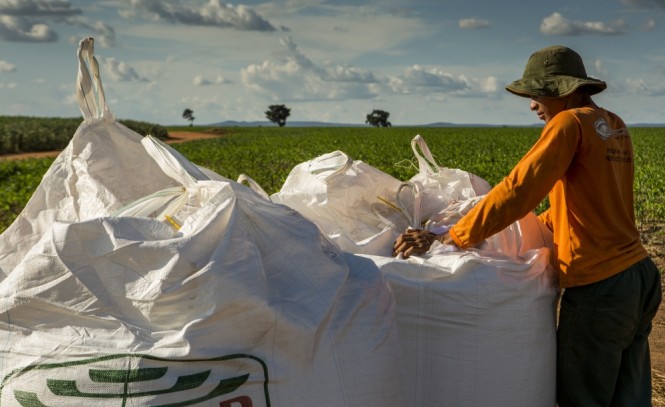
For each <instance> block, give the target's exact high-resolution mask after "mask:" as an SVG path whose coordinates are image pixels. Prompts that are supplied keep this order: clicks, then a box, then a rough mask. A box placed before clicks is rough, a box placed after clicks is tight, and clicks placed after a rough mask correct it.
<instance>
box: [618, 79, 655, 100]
mask: <svg viewBox="0 0 665 407" xmlns="http://www.w3.org/2000/svg"><path fill="white" fill-rule="evenodd" d="M625 84H626V90H627V91H628V92H629V93H633V94H642V95H646V96H655V97H660V96H665V85H664V84H663V83H662V82H659V83H649V82H647V81H645V80H644V79H641V78H627V79H626V83H625Z"/></svg>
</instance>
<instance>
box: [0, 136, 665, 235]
mask: <svg viewBox="0 0 665 407" xmlns="http://www.w3.org/2000/svg"><path fill="white" fill-rule="evenodd" d="M169 130H170V131H174V130H185V131H188V130H190V128H182V129H175V128H171V129H169ZM539 133H540V129H539V128H411V127H393V128H369V127H367V128H365V127H361V128H289V127H283V128H278V127H265V128H264V127H260V128H241V127H239V128H228V129H224V131H223V134H222V135H221V136H220V137H219V138H216V139H212V140H200V141H192V142H189V143H183V144H175V145H173V147H174V148H176V149H177V150H179V151H180V152H181V153H182V154H183V155H184V156H185V157H187V158H188V159H189V160H191V161H192V162H194V163H196V164H198V165H201V166H203V167H207V168H209V169H211V170H213V171H215V172H217V173H219V174H221V175H223V176H225V177H227V178H230V179H232V180H236V179H237V178H238V176H239V175H240V174H246V175H249V176H250V177H252V178H253V179H254V180H256V181H257V182H258V183H259V184H260V185H261V186H262V187H263V188H264V189H265V190H266V192H268V193H269V194H271V193H274V192H277V191H278V190H279V189H280V187H281V185H282V184H283V183H284V180H285V179H286V177H287V175H288V174H289V172H290V171H291V169H292V168H293V167H294V166H295V165H296V164H299V163H301V162H304V161H307V160H310V159H312V158H314V157H316V156H319V155H321V154H324V153H328V152H331V151H335V150H341V151H344V152H345V153H347V154H348V155H350V156H351V157H352V158H354V159H356V160H362V161H365V162H366V163H368V164H370V165H372V166H374V167H377V168H379V169H381V170H383V171H385V172H387V173H389V174H391V175H393V176H395V177H396V178H398V179H401V180H404V181H406V180H408V179H409V178H410V177H412V176H413V175H414V174H416V172H417V171H416V161H415V158H414V154H413V152H412V150H411V145H410V142H411V139H412V138H413V137H414V136H415V135H416V134H420V135H421V136H422V137H424V138H425V140H426V141H427V144H428V146H429V147H430V149H431V151H432V153H433V155H434V157H435V158H436V160H437V161H438V163H439V164H440V165H441V166H444V167H449V168H460V169H463V170H466V171H469V172H472V173H474V174H476V175H478V176H480V177H482V178H484V179H486V180H487V181H488V182H489V183H490V184H492V185H494V184H496V183H497V182H499V181H500V180H501V178H502V177H503V176H505V175H506V174H507V173H508V172H509V171H510V169H511V168H512V166H514V165H515V164H516V163H517V161H518V160H519V159H520V157H521V156H522V155H523V154H524V153H525V152H526V151H527V150H528V149H529V148H530V146H531V145H532V144H533V142H534V141H535V140H536V139H537V138H538V135H539ZM631 133H632V135H633V143H634V146H635V152H636V153H635V164H636V177H635V191H636V194H635V197H636V216H637V221H638V224H639V225H640V228H641V230H643V231H651V232H653V231H661V229H660V228H661V226H662V224H663V220H664V219H665V154H663V152H664V151H665V128H633V129H631ZM52 161H53V159H28V160H21V161H0V180H1V184H0V231H2V230H4V229H5V228H6V227H7V226H8V225H9V224H10V223H11V222H12V221H13V219H14V218H15V217H16V215H17V214H18V212H20V210H21V208H22V207H23V206H24V205H25V203H26V202H27V200H28V199H29V197H30V195H31V194H32V191H34V189H35V188H36V187H37V185H38V184H39V182H40V180H41V177H42V176H43V174H44V173H45V172H46V170H47V169H48V167H49V166H50V164H51V163H52ZM544 205H546V204H544ZM544 205H541V207H540V208H539V210H542V208H543V207H544Z"/></svg>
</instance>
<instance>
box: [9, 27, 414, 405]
mask: <svg viewBox="0 0 665 407" xmlns="http://www.w3.org/2000/svg"><path fill="white" fill-rule="evenodd" d="M86 47H87V48H86ZM81 48H82V49H84V50H85V49H89V50H90V51H91V50H92V40H91V39H88V40H85V41H83V42H82V43H81ZM80 69H83V70H86V69H89V68H86V67H85V66H84V67H82V68H80ZM82 83H83V84H84V82H82V81H81V79H80V77H79V85H81V84H82ZM99 85H101V84H99ZM100 89H101V86H100ZM86 96H89V95H88V94H86ZM83 100H84V101H85V100H87V98H86V97H84V98H83ZM113 123H114V121H113V120H112V116H110V115H106V116H103V117H102V120H99V119H96V118H95V119H90V118H86V122H84V124H83V125H82V127H81V128H80V129H79V131H78V132H77V137H75V139H74V140H73V141H72V144H73V146H72V145H70V146H69V147H68V150H69V151H79V150H78V149H77V145H78V144H79V143H81V144H83V145H85V146H86V147H85V148H84V149H83V151H84V152H80V153H76V154H73V153H69V152H64V153H63V154H62V155H61V157H59V158H58V160H56V163H54V167H55V168H51V170H50V171H49V172H48V173H47V174H46V175H45V178H44V180H43V182H42V186H41V188H42V192H40V193H39V194H41V195H38V196H37V198H35V197H33V199H32V200H31V208H29V210H28V212H29V215H26V216H25V217H24V219H23V220H20V221H19V222H21V224H24V225H28V226H29V225H32V222H31V221H32V220H33V219H45V221H44V222H41V223H38V224H37V225H36V226H37V228H36V231H38V233H36V232H35V231H33V230H31V229H29V228H27V226H26V228H25V229H24V228H23V227H18V226H15V227H14V228H13V229H12V230H8V231H7V232H5V233H3V234H2V235H0V243H1V244H2V246H0V247H3V248H6V247H9V246H10V245H11V244H12V242H17V241H18V242H20V241H22V239H29V240H30V242H31V244H30V247H29V248H28V249H21V250H20V251H18V252H13V253H10V255H9V256H2V257H0V266H1V267H2V270H3V274H2V275H0V343H2V345H1V346H2V348H1V353H0V355H1V356H0V377H1V378H2V379H1V381H0V405H2V406H19V405H22V406H28V405H31V406H37V405H49V406H64V407H67V406H82V405H95V406H117V405H132V406H166V405H181V406H186V405H191V406H213V405H214V406H223V407H249V406H283V407H287V406H288V407H290V406H296V405H307V404H312V405H313V404H316V405H322V406H349V407H350V406H358V405H382V406H383V405H387V406H396V407H397V406H399V407H401V406H403V405H404V402H405V401H404V398H403V387H402V383H403V376H402V374H403V371H402V366H403V365H402V363H401V358H400V355H401V353H400V347H399V342H398V336H397V331H396V325H395V314H394V312H395V307H394V298H393V296H392V294H391V292H390V290H389V288H388V286H387V283H386V282H385V280H384V279H383V277H382V275H381V273H380V272H379V271H378V270H377V268H376V266H375V265H374V264H373V262H371V261H370V260H368V259H365V258H362V257H357V256H354V255H351V254H345V253H343V252H341V251H340V250H339V248H338V247H337V246H336V245H334V244H332V243H331V242H330V241H329V240H328V239H327V238H326V237H325V236H324V235H322V234H321V233H320V231H319V229H318V228H317V227H316V226H315V225H314V224H312V223H311V222H309V221H307V220H306V219H304V218H303V217H302V216H301V215H299V214H298V213H296V212H295V211H293V210H291V209H289V208H287V207H285V206H282V205H276V204H273V203H271V202H269V201H267V200H265V199H264V198H262V197H261V196H259V195H257V194H255V193H253V192H252V191H251V190H249V189H248V188H246V187H244V186H242V185H240V184H237V183H235V182H233V181H230V180H227V179H224V178H223V177H221V176H219V175H217V174H214V173H212V172H210V171H208V170H205V169H201V168H198V167H197V166H195V165H193V164H191V163H189V162H188V161H187V160H186V159H185V158H184V157H182V156H180V155H178V154H177V153H175V152H174V151H173V150H172V149H170V148H169V147H168V146H166V145H164V144H161V143H159V142H157V141H156V140H154V139H151V138H145V139H144V140H143V142H142V143H137V142H135V140H134V138H133V137H134V136H133V135H131V134H130V135H127V136H126V137H128V138H129V139H130V142H127V141H122V137H121V132H116V131H106V129H107V128H116V127H114V126H115V125H114V124H113ZM112 126H113V127H112ZM99 129H103V130H104V131H101V130H99ZM105 134H106V135H107V137H104V135H105ZM105 151H111V152H113V153H114V154H113V155H111V156H110V158H107V157H104V155H103V154H98V155H92V153H93V152H105ZM85 152H87V153H85ZM125 154H127V155H129V156H130V157H133V158H134V160H135V161H134V162H133V163H132V164H133V166H131V167H126V168H124V167H122V166H119V165H120V164H121V163H122V161H121V162H120V163H117V162H113V159H114V158H115V157H116V156H117V157H122V156H124V155H125ZM91 156H94V157H95V160H89V159H86V157H91ZM144 168H148V169H150V170H149V171H150V172H149V173H148V174H149V175H150V177H152V181H153V182H154V184H155V185H153V184H152V183H151V182H150V181H151V180H150V179H145V178H144V177H143V176H142V174H143V173H141V172H140V169H144ZM129 171H134V172H129ZM81 174H84V175H81ZM136 174H138V175H139V176H136ZM208 178H210V179H208ZM60 180H72V182H70V183H69V184H67V185H66V187H65V188H63V189H64V191H62V192H59V194H58V195H56V197H57V198H58V199H56V200H55V201H51V200H49V199H47V198H49V189H48V188H49V186H52V185H53V183H54V182H60ZM120 180H122V185H116V183H117V182H119V181H120ZM155 180H157V181H155ZM109 184H110V185H109ZM139 187H144V188H145V189H144V190H143V191H142V193H139V189H140V188H139ZM125 190H128V191H131V192H128V193H127V192H123V191H125ZM92 191H99V194H101V195H103V197H99V198H98V199H91V200H90V201H88V200H84V199H81V196H82V195H85V194H88V195H87V196H93V197H94V196H96V195H95V194H94V193H93V192H92ZM106 191H111V192H109V194H108V195H104V193H105V192H106ZM144 195H147V196H144ZM53 202H55V205H56V207H54V208H51V207H50V206H48V205H50V204H51V203H53ZM61 202H63V203H74V209H73V210H71V209H67V208H64V206H58V205H61V204H60V203H61ZM88 203H90V206H88ZM39 205H44V206H43V207H41V210H40V209H39ZM42 212H45V214H44V215H43V214H42ZM60 215H62V216H63V218H59V216H60ZM130 215H131V216H130ZM8 233H13V234H14V235H9V234H8ZM19 252H20V253H19Z"/></svg>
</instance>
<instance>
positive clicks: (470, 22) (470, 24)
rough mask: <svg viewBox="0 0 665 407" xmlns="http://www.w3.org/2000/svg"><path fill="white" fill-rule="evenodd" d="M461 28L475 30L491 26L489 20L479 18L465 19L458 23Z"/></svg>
mask: <svg viewBox="0 0 665 407" xmlns="http://www.w3.org/2000/svg"><path fill="white" fill-rule="evenodd" d="M458 25H459V28H464V29H470V30H475V29H479V28H488V27H489V26H490V25H491V24H490V22H489V21H487V20H480V19H477V18H463V19H461V20H459V22H458Z"/></svg>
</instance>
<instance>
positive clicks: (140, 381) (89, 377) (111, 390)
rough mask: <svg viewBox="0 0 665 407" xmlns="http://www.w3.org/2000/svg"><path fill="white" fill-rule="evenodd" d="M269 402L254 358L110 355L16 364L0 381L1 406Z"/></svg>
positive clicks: (236, 406)
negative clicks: (177, 357) (188, 358)
mask: <svg viewBox="0 0 665 407" xmlns="http://www.w3.org/2000/svg"><path fill="white" fill-rule="evenodd" d="M92 405H94V406H109V407H110V406H154V407H167V406H168V407H184V406H219V407H259V406H265V407H269V406H270V399H269V395H268V371H267V367H266V364H265V363H264V362H263V361H262V360H261V359H259V358H257V357H254V356H251V355H246V354H234V355H227V356H222V357H219V358H214V359H205V360H168V359H162V358H155V357H151V356H148V355H109V356H103V357H99V358H93V359H84V360H75V361H68V362H63V363H51V364H38V365H31V366H27V367H25V368H19V369H16V370H14V371H13V372H12V373H10V374H9V375H7V376H6V377H5V378H4V379H3V381H2V384H1V385H0V406H2V407H5V406H22V407H68V406H92Z"/></svg>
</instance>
